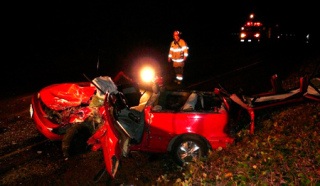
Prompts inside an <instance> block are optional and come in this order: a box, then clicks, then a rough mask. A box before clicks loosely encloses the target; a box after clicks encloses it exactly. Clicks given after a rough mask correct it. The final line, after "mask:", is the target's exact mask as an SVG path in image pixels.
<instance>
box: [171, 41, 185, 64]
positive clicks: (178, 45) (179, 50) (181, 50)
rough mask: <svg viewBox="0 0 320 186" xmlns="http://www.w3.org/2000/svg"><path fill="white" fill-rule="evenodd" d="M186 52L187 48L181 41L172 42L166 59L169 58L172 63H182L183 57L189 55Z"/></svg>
mask: <svg viewBox="0 0 320 186" xmlns="http://www.w3.org/2000/svg"><path fill="white" fill-rule="evenodd" d="M188 50H189V47H188V45H187V43H186V42H185V41H184V40H183V39H179V41H172V42H171V44H170V50H169V55H168V57H169V58H171V59H172V61H173V62H184V57H188V55H189V53H188Z"/></svg>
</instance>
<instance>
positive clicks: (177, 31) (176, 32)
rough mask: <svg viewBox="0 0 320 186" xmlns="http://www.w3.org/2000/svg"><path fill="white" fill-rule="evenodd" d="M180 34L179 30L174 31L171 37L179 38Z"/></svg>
mask: <svg viewBox="0 0 320 186" xmlns="http://www.w3.org/2000/svg"><path fill="white" fill-rule="evenodd" d="M181 34H182V32H180V31H179V30H175V31H174V32H173V35H178V36H181Z"/></svg>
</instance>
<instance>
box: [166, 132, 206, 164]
mask: <svg viewBox="0 0 320 186" xmlns="http://www.w3.org/2000/svg"><path fill="white" fill-rule="evenodd" d="M208 150H209V149H208V146H207V144H206V142H205V141H204V140H203V139H201V138H200V137H198V136H193V135H188V136H181V137H179V138H178V139H177V140H176V141H175V142H174V144H173V145H172V150H171V154H172V158H173V160H174V161H175V162H176V163H177V164H178V165H180V166H184V165H185V164H189V163H191V162H194V161H195V160H197V159H200V158H201V157H204V156H206V155H207V153H208Z"/></svg>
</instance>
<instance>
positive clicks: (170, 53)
mask: <svg viewBox="0 0 320 186" xmlns="http://www.w3.org/2000/svg"><path fill="white" fill-rule="evenodd" d="M171 47H172V42H171V43H170V47H169V54H168V62H169V63H170V62H171V60H172V59H171V58H172V51H171Z"/></svg>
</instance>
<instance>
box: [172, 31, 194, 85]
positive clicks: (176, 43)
mask: <svg viewBox="0 0 320 186" xmlns="http://www.w3.org/2000/svg"><path fill="white" fill-rule="evenodd" d="M180 37H181V32H180V31H178V30H176V31H174V32H173V39H174V40H173V41H172V42H171V44H170V50H169V55H168V62H169V63H170V62H171V61H172V62H173V68H174V71H175V74H176V77H175V82H176V83H177V84H181V82H182V80H183V67H184V65H185V61H186V60H187V57H188V55H189V53H188V50H189V47H188V45H187V43H186V42H185V41H184V40H183V39H181V38H180Z"/></svg>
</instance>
